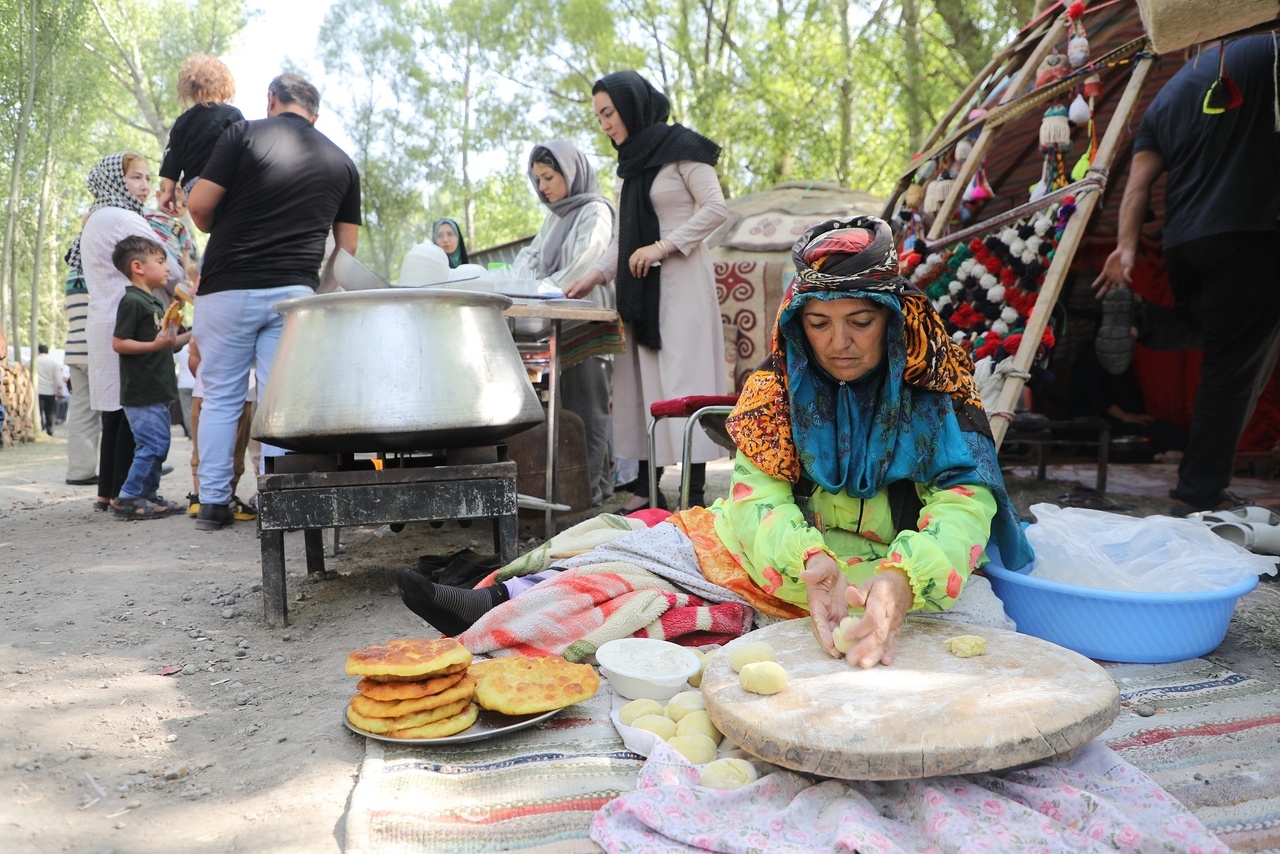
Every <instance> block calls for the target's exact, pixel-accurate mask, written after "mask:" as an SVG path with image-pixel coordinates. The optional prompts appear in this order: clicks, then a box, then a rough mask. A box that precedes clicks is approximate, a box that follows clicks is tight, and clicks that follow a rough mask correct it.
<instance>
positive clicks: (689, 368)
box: [595, 161, 729, 466]
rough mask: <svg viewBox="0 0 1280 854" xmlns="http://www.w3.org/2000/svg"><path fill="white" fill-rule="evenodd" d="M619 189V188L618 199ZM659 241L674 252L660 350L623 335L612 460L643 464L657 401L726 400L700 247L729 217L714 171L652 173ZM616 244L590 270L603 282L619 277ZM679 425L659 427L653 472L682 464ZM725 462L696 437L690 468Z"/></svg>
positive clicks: (719, 332)
mask: <svg viewBox="0 0 1280 854" xmlns="http://www.w3.org/2000/svg"><path fill="white" fill-rule="evenodd" d="M621 191H622V187H621V184H619V187H618V192H619V195H620V194H621ZM649 198H650V200H652V202H653V208H654V210H655V211H656V212H657V214H658V223H659V225H660V227H661V234H662V238H663V239H664V240H669V241H671V243H673V244H675V247H676V251H675V252H672V253H671V257H669V258H667V259H666V260H665V261H663V262H662V267H661V269H662V279H661V283H662V284H661V287H662V295H661V300H660V307H659V315H658V323H659V329H660V332H661V335H662V349H661V350H656V351H655V350H650V349H649V348H648V347H641V346H639V345H637V344H636V343H635V338H634V336H633V335H632V334H631V330H630V329H629V328H628V329H627V331H626V336H627V351H626V352H625V353H624V354H623V355H621V356H618V357H616V358H615V360H614V366H613V444H614V453H615V454H617V455H618V456H619V457H623V458H626V459H632V460H643V459H648V457H649V449H648V429H649V406H650V405H651V404H653V403H654V402H655V401H659V400H670V399H671V398H675V397H687V396H689V395H694V394H726V393H727V389H728V379H727V374H726V370H725V358H724V331H723V329H722V328H721V325H720V301H719V299H717V297H716V282H715V272H714V270H713V269H712V266H711V253H710V251H709V250H708V249H707V247H706V246H705V245H704V243H703V241H704V240H705V239H706V237H707V236H708V235H709V234H711V232H713V231H715V230H716V228H717V226H719V225H720V224H721V223H722V222H724V221H725V219H726V218H727V217H728V215H729V211H728V208H726V207H725V204H724V195H723V194H722V193H721V191H720V181H719V179H718V178H717V177H716V170H715V169H714V168H712V167H711V166H708V165H707V164H705V163H695V162H692V161H681V162H679V163H668V164H667V165H665V166H663V167H662V168H661V169H659V170H658V174H657V175H656V176H655V177H654V179H653V187H652V189H651V190H650V192H649ZM617 258H618V238H617V235H616V234H615V235H614V238H613V241H612V243H611V244H610V246H609V249H608V251H606V252H605V254H604V255H603V256H602V257H601V258H600V260H599V261H598V262H597V263H596V265H595V266H596V269H598V270H600V271H601V272H602V273H604V276H605V280H606V281H612V280H613V279H614V276H615V275H616V273H617V263H618V262H617ZM683 444H684V419H682V418H668V419H665V420H664V421H663V422H662V423H661V424H659V426H658V433H657V446H656V449H655V450H656V453H655V456H656V460H654V462H655V464H656V465H660V466H665V465H670V464H672V463H676V462H679V461H680V457H681V453H682V447H683ZM722 456H724V451H723V450H722V449H721V448H720V447H719V446H718V445H716V444H715V443H714V442H712V441H711V440H710V439H708V438H707V437H706V435H705V434H704V433H703V432H702V431H701V430H698V431H696V434H695V436H694V442H693V457H692V462H696V463H701V462H706V461H707V460H714V459H718V458H719V457H722Z"/></svg>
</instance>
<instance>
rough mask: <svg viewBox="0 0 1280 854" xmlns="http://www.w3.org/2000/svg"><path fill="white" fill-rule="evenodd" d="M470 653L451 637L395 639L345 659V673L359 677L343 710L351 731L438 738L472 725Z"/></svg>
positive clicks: (474, 710) (475, 711) (473, 686)
mask: <svg viewBox="0 0 1280 854" xmlns="http://www.w3.org/2000/svg"><path fill="white" fill-rule="evenodd" d="M470 664H471V653H470V652H468V651H467V648H466V647H464V646H463V645H462V644H460V643H458V642H457V641H456V640H454V639H453V638H439V639H436V640H420V639H413V638H398V639H396V640H392V641H387V643H386V644H384V645H381V646H369V647H365V648H364V649H357V650H356V651H355V652H353V653H351V654H350V655H348V656H347V675H348V676H362V677H364V678H362V679H361V680H360V682H359V684H357V685H356V689H357V690H358V691H359V692H360V693H359V694H356V695H355V696H354V697H352V698H351V702H350V704H349V705H348V706H347V720H348V721H350V722H351V724H352V725H353V726H355V727H356V728H357V729H361V730H364V731H365V732H371V733H375V734H377V735H386V736H391V737H393V738H440V737H442V736H446V735H454V734H456V733H459V732H462V731H463V730H464V729H466V728H467V727H469V726H471V725H472V724H473V723H475V722H476V717H477V716H478V715H479V714H480V707H479V706H477V705H476V704H475V703H474V702H473V699H474V697H475V693H476V680H475V679H473V678H472V677H471V676H469V675H468V674H467V666H468V665H470Z"/></svg>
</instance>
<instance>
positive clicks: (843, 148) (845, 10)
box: [836, 0, 853, 187]
mask: <svg viewBox="0 0 1280 854" xmlns="http://www.w3.org/2000/svg"><path fill="white" fill-rule="evenodd" d="M839 9H840V48H841V50H840V53H841V55H842V56H843V57H844V73H843V74H842V75H841V76H840V82H839V84H838V90H839V92H840V105H839V114H840V148H839V151H838V153H837V155H836V180H837V181H839V182H840V186H842V187H847V186H849V179H850V176H849V168H850V164H849V160H850V157H851V156H852V154H853V31H852V29H851V28H850V26H849V12H850V9H849V0H840V7H839Z"/></svg>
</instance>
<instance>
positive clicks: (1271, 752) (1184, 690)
mask: <svg viewBox="0 0 1280 854" xmlns="http://www.w3.org/2000/svg"><path fill="white" fill-rule="evenodd" d="M1107 670H1108V672H1109V673H1110V674H1111V677H1112V678H1113V679H1115V681H1116V685H1117V686H1119V688H1120V701H1121V703H1125V704H1127V705H1126V706H1124V707H1123V708H1122V709H1121V712H1120V716H1119V717H1118V718H1117V719H1116V722H1115V723H1114V724H1113V725H1112V726H1111V728H1110V729H1108V730H1107V731H1106V732H1105V733H1103V735H1102V736H1101V740H1102V741H1104V742H1106V743H1107V744H1108V745H1109V746H1110V747H1111V748H1112V749H1113V750H1115V751H1116V752H1117V753H1119V754H1120V755H1121V756H1123V757H1124V758H1125V759H1127V760H1128V761H1129V762H1132V763H1133V764H1134V765H1136V766H1138V767H1139V768H1141V769H1142V770H1143V771H1145V772H1146V773H1147V774H1148V775H1150V776H1151V777H1152V779H1154V780H1155V781H1156V782H1157V783H1159V784H1160V785H1161V787H1163V788H1164V789H1165V791H1167V792H1168V793H1169V794H1171V795H1173V796H1174V797H1175V798H1177V799H1178V800H1179V801H1181V802H1182V803H1183V804H1184V805H1186V807H1187V808H1188V809H1190V810H1191V811H1192V812H1193V813H1195V814H1196V817H1197V818H1199V819H1200V820H1201V821H1202V822H1204V824H1205V826H1206V827H1208V828H1209V829H1210V830H1212V831H1213V832H1214V833H1215V834H1217V836H1218V837H1219V838H1220V839H1221V840H1222V841H1223V842H1225V843H1226V844H1227V845H1229V846H1230V847H1231V849H1232V850H1233V851H1239V852H1263V851H1269V852H1280V691H1276V690H1275V689H1274V688H1273V687H1272V686H1271V685H1268V684H1266V683H1264V682H1261V681H1259V680H1257V679H1253V678H1250V677H1248V676H1243V675H1241V674H1239V673H1234V672H1232V671H1230V670H1228V669H1226V668H1224V667H1220V666H1218V665H1216V664H1214V663H1212V662H1210V661H1206V660H1205V659H1202V658H1197V659H1192V660H1190V661H1181V662H1177V663H1175V664H1165V665H1149V664H1146V665H1140V664H1125V665H1114V666H1111V667H1108V668H1107ZM1144 704H1145V705H1148V706H1151V707H1153V708H1154V709H1155V710H1156V714H1154V715H1152V716H1150V717H1142V716H1141V715H1139V714H1137V712H1136V709H1137V708H1138V706H1140V705H1144Z"/></svg>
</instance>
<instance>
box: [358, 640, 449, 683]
mask: <svg viewBox="0 0 1280 854" xmlns="http://www.w3.org/2000/svg"><path fill="white" fill-rule="evenodd" d="M470 663H471V653H470V652H468V651H467V648H466V647H465V646H463V645H462V644H460V643H458V642H457V641H456V640H454V639H453V638H436V639H434V640H427V639H425V638H396V639H395V640H390V641H387V642H386V643H385V644H383V645H381V646H367V647H365V648H364V649H357V650H355V651H354V652H352V653H351V654H350V655H348V656H347V675H348V676H367V677H369V678H370V679H373V680H375V681H377V682H389V681H395V682H404V681H410V682H416V681H420V680H422V679H425V678H429V677H434V676H442V675H445V674H446V673H456V672H457V669H456V668H458V667H459V665H461V668H463V669H465V668H466V666H467V665H468V664H470Z"/></svg>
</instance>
